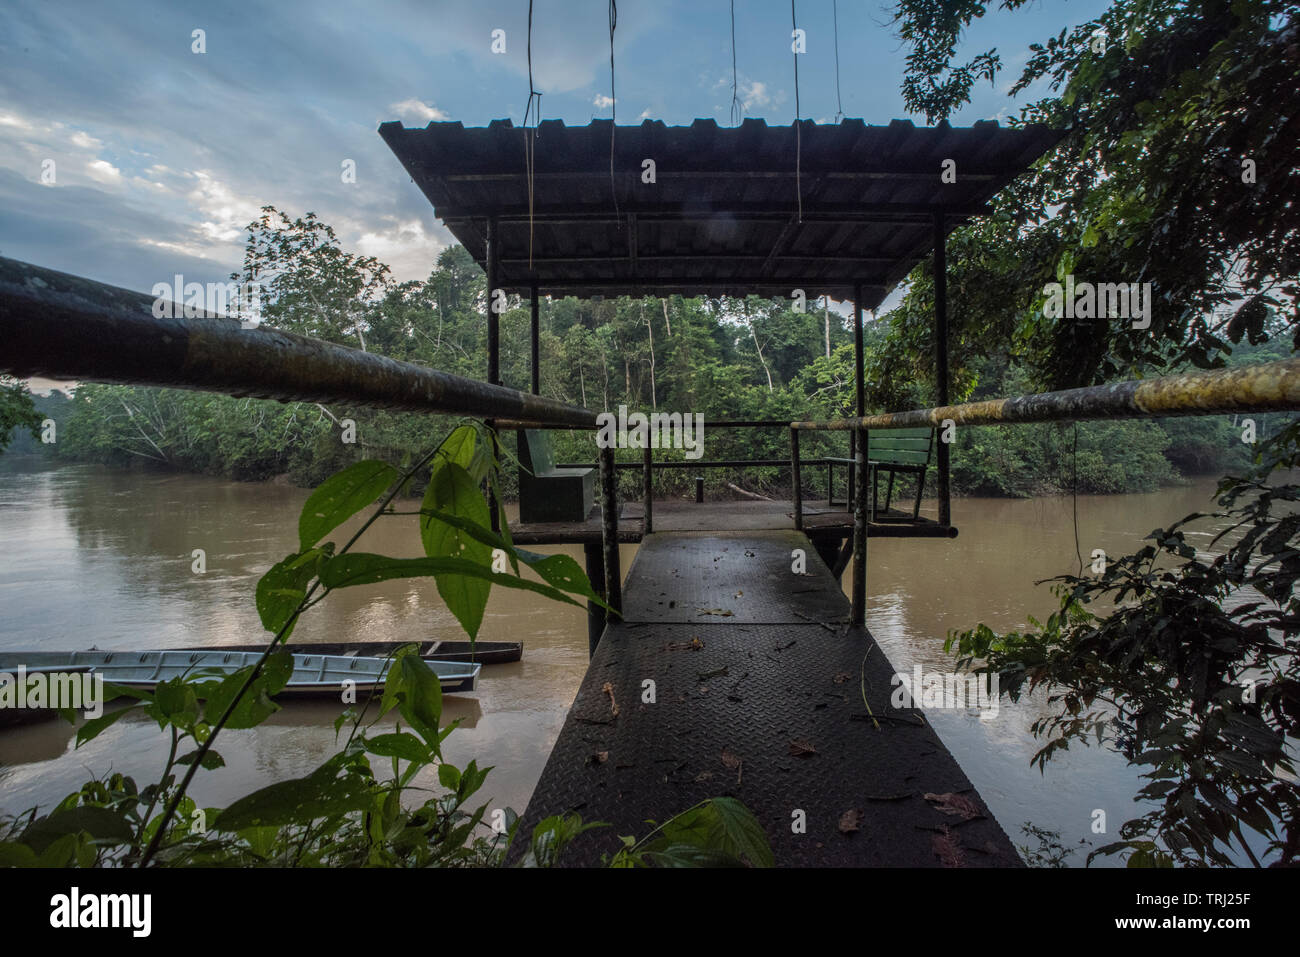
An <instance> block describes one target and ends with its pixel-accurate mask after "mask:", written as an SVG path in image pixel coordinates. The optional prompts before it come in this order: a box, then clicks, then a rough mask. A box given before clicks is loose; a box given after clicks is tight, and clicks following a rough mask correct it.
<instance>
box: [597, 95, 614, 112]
mask: <svg viewBox="0 0 1300 957" xmlns="http://www.w3.org/2000/svg"><path fill="white" fill-rule="evenodd" d="M591 105H592V106H594V107H596V108H597V109H600V110H605V109H608V108H609V107H611V106H613V105H614V100H613V99H612V98H610V97H608V96H606V95H605V94H604V93H597V94H596V98H595V99H594V100H592V101H591Z"/></svg>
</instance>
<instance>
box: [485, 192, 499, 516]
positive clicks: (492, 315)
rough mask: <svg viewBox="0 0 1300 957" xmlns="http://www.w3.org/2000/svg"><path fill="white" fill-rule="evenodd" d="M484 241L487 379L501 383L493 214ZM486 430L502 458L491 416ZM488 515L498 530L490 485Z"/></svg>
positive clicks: (496, 506) (494, 458)
mask: <svg viewBox="0 0 1300 957" xmlns="http://www.w3.org/2000/svg"><path fill="white" fill-rule="evenodd" d="M484 236H485V238H486V240H487V242H486V249H485V250H484V252H485V255H484V267H485V271H486V272H487V338H488V368H487V374H488V375H487V377H488V382H489V383H491V384H492V385H500V384H501V348H500V341H501V318H500V315H499V314H498V313H497V296H496V291H497V275H498V273H499V272H500V261H501V234H500V232H499V227H498V226H497V220H496V217H495V216H489V217H488V220H487V230H486V232H485V233H484ZM487 426H488V429H489V431H490V434H491V436H492V461H493V462H500V461H501V443H500V441H499V440H498V438H497V430H496V423H495V422H494V421H492V420H491V419H489V420H488V423H487ZM488 515H489V516H490V518H491V522H492V531H494V532H499V531H501V509H500V505H499V503H498V502H497V496H496V492H495V491H493V490H492V489H491V488H489V489H488Z"/></svg>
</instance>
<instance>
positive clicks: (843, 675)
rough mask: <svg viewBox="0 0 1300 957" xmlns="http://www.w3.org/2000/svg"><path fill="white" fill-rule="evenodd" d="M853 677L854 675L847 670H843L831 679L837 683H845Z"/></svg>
mask: <svg viewBox="0 0 1300 957" xmlns="http://www.w3.org/2000/svg"><path fill="white" fill-rule="evenodd" d="M852 677H853V675H851V674H849V673H848V672H847V671H841V672H840V673H839V674H837V675H836V676H835V677H834V678H832V679H831V681H834V682H835V683H836V684H837V685H842V684H844V682H846V681H848V680H849V679H850V678H852Z"/></svg>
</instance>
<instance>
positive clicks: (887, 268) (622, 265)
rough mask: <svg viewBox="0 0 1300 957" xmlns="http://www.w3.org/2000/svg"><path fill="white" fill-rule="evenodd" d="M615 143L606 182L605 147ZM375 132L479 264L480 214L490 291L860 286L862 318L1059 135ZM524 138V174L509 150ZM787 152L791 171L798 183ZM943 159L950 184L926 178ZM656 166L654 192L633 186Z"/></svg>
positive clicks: (833, 128)
mask: <svg viewBox="0 0 1300 957" xmlns="http://www.w3.org/2000/svg"><path fill="white" fill-rule="evenodd" d="M611 132H612V133H613V176H611V172H610V165H611V147H610V139H611ZM379 133H380V135H381V136H382V137H383V138H384V141H385V142H386V143H387V144H388V145H389V147H390V148H391V149H392V151H393V152H394V153H395V154H396V155H397V158H398V159H399V160H401V162H402V165H403V166H405V167H406V170H407V172H408V173H410V175H411V178H412V179H413V180H414V181H415V182H416V184H417V185H419V187H420V189H421V190H423V192H424V195H425V196H426V197H428V199H429V202H431V203H432V204H433V207H434V214H435V215H436V216H437V217H438V218H439V219H441V220H442V221H443V222H444V223H446V225H447V227H448V228H449V229H450V230H451V232H452V234H453V235H454V236H455V237H456V239H457V240H459V241H460V242H461V243H463V244H464V246H465V248H466V249H467V250H468V251H469V252H470V254H471V255H473V257H474V258H475V259H476V260H477V261H478V262H479V263H480V264H484V262H485V252H486V246H485V235H486V226H487V220H488V218H489V217H495V218H496V220H497V224H498V226H497V228H498V231H499V237H500V243H501V253H500V273H499V283H498V284H499V285H500V286H502V287H503V288H505V289H507V290H509V291H512V292H520V293H524V294H527V292H528V289H529V287H530V286H532V285H533V284H537V285H538V286H539V288H540V291H541V293H542V294H543V295H552V296H561V295H577V296H592V295H607V296H608V295H633V296H637V295H667V294H670V293H681V294H684V295H723V294H726V295H738V296H744V295H749V294H755V295H763V296H771V295H775V296H789V295H790V294H791V292H792V290H794V289H796V288H801V289H803V290H804V292H805V294H806V295H807V296H808V297H809V298H813V297H815V296H819V295H823V294H829V295H831V296H833V297H836V298H846V297H847V296H848V295H849V294H850V290H851V288H852V286H853V285H854V283H861V284H862V285H863V286H864V290H863V292H864V295H863V300H864V301H863V305H864V306H865V307H868V308H872V307H874V306H876V305H878V304H879V302H880V301H881V300H882V299H884V297H885V295H886V293H887V292H888V291H889V289H890V288H891V287H892V286H893V285H894V284H896V283H897V282H898V281H899V280H900V279H902V278H903V276H905V275H906V274H907V273H908V272H909V271H910V270H911V268H912V267H913V266H914V265H916V263H917V262H919V261H920V260H921V259H922V258H923V257H924V256H926V255H927V254H928V253H929V251H930V249H931V248H932V246H933V241H934V231H933V229H934V228H933V217H934V214H935V213H936V212H937V211H942V212H943V213H944V215H945V217H946V220H945V222H946V224H947V227H948V228H949V229H951V228H952V227H953V226H955V225H956V224H957V223H958V222H960V221H961V219H962V218H964V217H968V216H971V215H979V214H980V213H981V212H982V211H984V210H985V209H986V206H985V204H986V203H987V202H988V200H989V199H990V198H991V197H992V196H993V195H994V194H995V193H997V192H998V190H1000V189H1002V187H1004V186H1005V185H1006V184H1007V183H1009V182H1010V181H1011V180H1012V179H1014V178H1015V177H1016V176H1017V175H1019V174H1020V173H1022V172H1023V171H1024V170H1026V169H1027V168H1028V167H1029V165H1030V164H1031V163H1032V162H1033V161H1034V160H1035V159H1036V158H1038V157H1039V156H1040V155H1041V154H1042V153H1043V152H1045V151H1046V150H1047V149H1049V148H1050V147H1051V146H1052V145H1054V144H1055V143H1056V142H1057V140H1058V139H1059V137H1060V134H1059V133H1058V132H1057V131H1054V130H1049V129H1047V128H1046V127H1042V126H1033V127H1024V128H1017V129H1004V128H1001V127H999V126H998V124H997V123H996V122H993V121H981V122H978V123H976V124H975V125H974V126H972V127H967V128H958V127H952V126H949V125H947V124H946V123H945V124H940V125H939V126H936V127H917V126H914V125H913V124H912V123H911V122H910V121H908V120H894V121H893V122H892V123H890V124H889V125H888V126H868V125H867V124H866V123H864V122H863V121H862V120H844V121H843V122H842V123H839V124H835V125H821V126H819V125H817V124H816V123H813V122H811V121H803V122H801V123H800V124H799V129H798V131H797V135H796V129H795V126H794V125H791V126H772V127H770V126H768V125H767V124H766V123H765V122H764V121H762V120H755V119H749V120H745V121H744V122H743V123H742V124H741V125H740V126H738V127H731V128H720V127H719V126H718V125H717V124H716V123H715V122H714V121H713V120H696V121H695V122H694V123H692V124H691V125H690V126H666V125H664V124H663V123H662V122H659V121H655V120H646V121H645V122H644V123H642V124H641V125H640V126H620V127H617V128H614V127H613V124H612V122H611V121H609V120H596V121H593V122H592V123H591V124H590V125H588V126H565V125H564V123H563V122H562V121H559V120H548V121H545V122H543V123H541V124H540V125H539V126H538V127H537V128H536V130H535V132H534V131H533V130H525V129H524V128H522V127H516V126H514V125H512V124H511V122H510V121H509V120H496V121H494V122H492V123H491V124H490V125H488V126H486V127H476V128H468V129H467V128H466V127H465V126H463V125H462V124H460V123H430V124H429V125H428V126H427V127H424V128H423V129H407V128H405V127H403V126H402V124H400V123H385V124H383V125H382V126H380V127H379ZM530 138H532V144H533V173H532V177H531V201H530V179H529V176H528V175H527V161H526V154H525V147H526V145H527V143H528V142H529V139H530ZM796 154H797V156H798V174H797V178H796ZM947 159H951V160H954V161H955V162H956V182H955V183H944V182H942V180H941V178H940V176H941V173H942V164H943V161H944V160H947ZM645 160H653V161H654V173H655V176H654V179H655V181H654V182H653V183H647V182H644V181H643V171H644V169H645V167H644V161H645Z"/></svg>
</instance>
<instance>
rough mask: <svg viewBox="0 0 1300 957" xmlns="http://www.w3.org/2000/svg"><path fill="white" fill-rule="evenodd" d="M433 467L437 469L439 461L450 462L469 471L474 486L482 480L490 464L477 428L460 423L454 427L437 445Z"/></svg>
mask: <svg viewBox="0 0 1300 957" xmlns="http://www.w3.org/2000/svg"><path fill="white" fill-rule="evenodd" d="M434 463H435V464H434V469H435V470H437V468H438V467H439V464H440V463H450V464H454V465H458V466H460V467H461V468H462V469H464V470H465V471H466V472H468V473H469V475H470V478H472V479H473V480H474V484H475V486H477V485H478V483H480V482H482V481H483V479H484V478H485V477H487V473H488V470H489V467H490V466H491V464H492V463H491V461H490V459H489V457H488V454H487V452H486V451H485V450H484V448H483V446H482V445H481V444H480V443H479V440H478V429H476V428H475V427H474V426H472V425H462V426H458V427H457V428H456V429H454V430H453V431H452V433H451V435H449V436H447V437H446V438H445V439H443V441H442V445H440V446H438V454H437V457H436V458H435V459H434Z"/></svg>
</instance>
